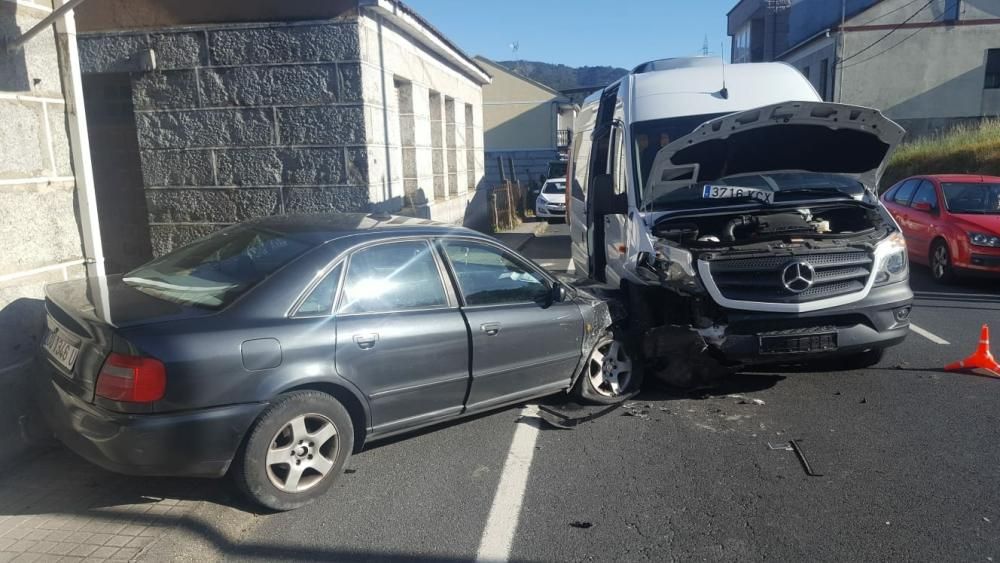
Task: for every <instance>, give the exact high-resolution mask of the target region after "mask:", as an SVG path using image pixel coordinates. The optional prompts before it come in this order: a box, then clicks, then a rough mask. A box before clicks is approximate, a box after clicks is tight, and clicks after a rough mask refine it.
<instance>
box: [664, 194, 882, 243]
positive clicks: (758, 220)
mask: <svg viewBox="0 0 1000 563" xmlns="http://www.w3.org/2000/svg"><path fill="white" fill-rule="evenodd" d="M884 222H885V218H884V217H883V216H882V214H880V213H879V211H878V209H877V208H871V207H868V206H864V205H859V204H853V203H848V204H840V205H831V206H822V207H820V206H816V207H811V208H793V209H764V210H759V211H753V212H746V213H740V214H733V213H732V212H730V213H719V214H711V215H709V214H704V213H701V214H699V215H697V216H688V217H672V218H669V219H665V220H662V221H660V222H658V223H656V225H655V226H654V227H653V235H654V236H655V237H657V238H660V239H664V240H666V241H670V242H673V243H675V244H677V245H679V246H682V247H685V248H690V249H714V248H719V247H725V246H740V245H746V244H754V243H760V242H773V241H784V242H788V243H793V242H797V241H803V240H810V239H811V240H824V239H843V238H851V237H858V236H863V235H869V234H873V233H875V232H876V231H879V230H881V229H880V228H881V227H883V225H884Z"/></svg>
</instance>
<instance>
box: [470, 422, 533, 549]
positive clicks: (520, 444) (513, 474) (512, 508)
mask: <svg viewBox="0 0 1000 563" xmlns="http://www.w3.org/2000/svg"><path fill="white" fill-rule="evenodd" d="M537 416H538V407H536V406H535V405H525V407H524V409H522V410H521V417H522V421H520V422H519V423H518V424H517V430H515V431H514V439H513V440H512V441H511V444H510V451H509V452H508V453H507V461H506V462H504V466H503V473H501V474H500V483H499V484H498V485H497V492H496V495H495V496H494V497H493V506H492V507H491V508H490V515H489V517H488V518H487V519H486V528H485V529H484V530H483V538H482V540H481V541H480V542H479V553H478V555H477V556H476V561H484V562H485V561H490V562H494V561H507V559H508V557H510V549H511V546H512V545H513V543H514V532H516V531H517V521H518V520H519V519H520V517H521V503H522V501H523V500H524V490H525V488H526V487H527V485H528V471H529V470H530V469H531V458H532V457H534V455H535V441H536V440H537V439H538V425H537V421H538V418H537Z"/></svg>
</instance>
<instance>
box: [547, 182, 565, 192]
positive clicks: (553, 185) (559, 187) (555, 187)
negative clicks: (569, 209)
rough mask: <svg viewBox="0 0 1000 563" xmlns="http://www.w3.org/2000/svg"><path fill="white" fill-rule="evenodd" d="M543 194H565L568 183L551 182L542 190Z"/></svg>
mask: <svg viewBox="0 0 1000 563" xmlns="http://www.w3.org/2000/svg"><path fill="white" fill-rule="evenodd" d="M542 193H543V194H565V193H566V182H549V183H547V184H545V187H543V188H542Z"/></svg>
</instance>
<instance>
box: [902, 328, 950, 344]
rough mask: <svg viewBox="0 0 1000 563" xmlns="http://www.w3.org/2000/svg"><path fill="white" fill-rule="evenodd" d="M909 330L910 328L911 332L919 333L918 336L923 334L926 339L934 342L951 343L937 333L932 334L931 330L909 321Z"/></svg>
mask: <svg viewBox="0 0 1000 563" xmlns="http://www.w3.org/2000/svg"><path fill="white" fill-rule="evenodd" d="M910 330H912V331H913V332H915V333H917V334H919V335H920V336H923V337H924V338H926V339H927V340H930V341H931V342H933V343H935V344H945V345H947V344H951V342H948V341H947V340H945V339H944V338H941V337H940V336H938V335H936V334H934V333H932V332H928V331H926V330H924V329H922V328H920V327H919V326H917V325H915V324H913V323H910Z"/></svg>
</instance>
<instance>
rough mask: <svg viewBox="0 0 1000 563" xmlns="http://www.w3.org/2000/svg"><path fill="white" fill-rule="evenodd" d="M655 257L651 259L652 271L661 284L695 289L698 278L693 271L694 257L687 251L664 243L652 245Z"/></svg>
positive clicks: (659, 242)
mask: <svg viewBox="0 0 1000 563" xmlns="http://www.w3.org/2000/svg"><path fill="white" fill-rule="evenodd" d="M653 250H654V251H655V253H656V255H655V256H654V257H653V261H652V262H653V263H652V266H653V270H654V271H655V272H656V275H657V276H658V277H659V278H660V281H661V282H663V283H671V284H678V285H681V286H685V287H690V288H697V287H699V286H698V277H697V275H696V274H695V271H694V257H693V256H692V255H691V253H690V252H688V251H687V250H684V249H681V248H677V247H675V246H672V245H670V244H668V243H666V242H663V241H658V242H656V243H654V244H653Z"/></svg>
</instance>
